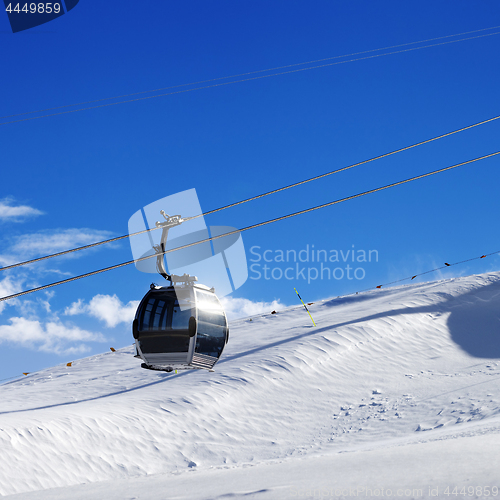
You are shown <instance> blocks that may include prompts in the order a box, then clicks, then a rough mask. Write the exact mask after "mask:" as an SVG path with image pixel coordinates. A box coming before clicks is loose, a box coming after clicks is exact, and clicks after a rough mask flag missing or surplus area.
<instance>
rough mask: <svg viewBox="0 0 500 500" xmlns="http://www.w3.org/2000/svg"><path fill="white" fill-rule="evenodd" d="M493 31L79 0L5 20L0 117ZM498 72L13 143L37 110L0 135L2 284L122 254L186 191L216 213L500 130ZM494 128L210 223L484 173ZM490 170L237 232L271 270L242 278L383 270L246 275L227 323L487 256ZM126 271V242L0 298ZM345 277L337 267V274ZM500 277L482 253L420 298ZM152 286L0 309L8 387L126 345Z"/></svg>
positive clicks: (169, 110) (386, 74) (156, 109)
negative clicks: (38, 19) (322, 268)
mask: <svg viewBox="0 0 500 500" xmlns="http://www.w3.org/2000/svg"><path fill="white" fill-rule="evenodd" d="M498 25H500V5H499V4H498V2H497V1H496V0H484V1H482V2H479V3H471V2H465V1H453V2H451V1H443V0H438V1H432V2H431V1H422V2H418V3H408V2H396V1H384V2H372V1H367V0H363V1H352V0H351V1H331V0H330V1H326V0H321V1H318V2H314V3H311V2H304V1H301V2H299V1H289V0H287V1H272V2H269V1H266V2H264V1H252V2H229V1H217V0H216V1H214V2H210V3H207V2H201V1H192V2H188V3H187V2H181V3H179V2H151V1H143V2H140V3H139V2H130V1H122V2H97V1H92V0H81V1H80V3H79V4H78V5H77V6H76V7H75V8H74V9H73V10H72V11H71V12H69V13H68V14H66V15H64V16H61V17H60V18H58V19H56V20H54V21H52V22H50V23H47V24H45V25H42V26H39V27H37V28H33V29H31V30H27V31H24V32H19V33H16V34H12V33H11V32H10V27H9V24H8V19H7V15H6V14H4V15H1V14H0V43H1V44H2V51H1V55H0V58H1V68H2V80H1V84H0V85H1V91H2V92H1V95H2V100H1V102H2V105H1V112H0V115H1V116H3V117H5V116H8V115H14V114H18V113H24V112H31V111H36V110H40V109H47V108H53V107H57V106H62V105H68V104H76V103H79V102H85V101H91V100H94V99H103V98H108V97H113V96H119V95H122V94H131V93H135V92H141V91H147V90H152V89H158V88H164V87H169V86H174V85H180V84H186V83H190V82H196V81H201V80H209V79H213V78H219V77H225V76H229V75H235V74H239V73H246V72H251V71H257V70H262V69H267V68H273V67H278V66H285V65H289V64H295V63H301V62H305V61H311V60H317V59H322V58H328V57H334V56H341V55H344V54H352V53H356V52H361V51H367V50H372V49H378V48H382V47H387V46H393V45H398V44H405V43H409V42H415V41H418V40H425V39H429V38H435V37H442V36H446V35H452V34H457V33H463V32H468V31H472V30H480V29H484V28H490V27H494V26H498ZM496 31H500V29H498V28H497V29H493V30H488V31H485V32H481V33H476V34H472V35H468V36H477V35H481V34H490V33H495V32H496ZM465 37H466V36H462V37H455V38H454V39H458V38H465ZM454 39H450V40H454ZM434 43H437V42H434ZM424 45H425V44H424ZM408 48H409V47H408ZM383 52H384V51H382V53H383ZM385 52H388V51H385ZM499 52H500V34H499V35H492V36H486V37H482V38H475V39H471V40H466V41H461V42H457V43H451V44H446V45H440V46H436V47H431V48H423V49H421V50H414V51H406V52H402V53H399V54H393V55H386V56H382V57H376V58H372V59H366V60H360V61H355V62H346V63H345V64H338V65H333V66H329V67H323V68H318V69H311V70H308V71H302V72H296V73H292V74H286V75H281V76H272V77H269V78H262V79H258V80H252V81H246V82H241V83H234V84H231V85H223V86H219V87H215V88H208V89H202V90H192V91H190V92H185V93H180V94H175V95H170V96H164V97H158V98H153V99H148V100H141V101H136V102H132V103H127V104H118V105H114V106H107V107H101V108H98V109H92V110H87V111H78V112H74V113H68V114H61V115H57V116H50V117H46V118H39V119H34V120H29V121H21V122H16V123H5V122H9V121H13V120H16V119H21V118H28V117H32V116H40V115H44V114H50V112H47V113H45V112H44V113H38V114H34V115H24V116H19V117H15V118H3V119H1V120H0V123H1V124H2V125H0V134H1V135H0V137H1V148H0V169H1V179H2V183H1V192H0V264H2V265H5V264H8V263H12V262H17V261H21V260H25V259H27V258H32V257H36V256H39V255H45V254H47V253H52V252H54V251H58V250H63V249H66V248H70V247H73V246H79V245H82V244H86V243H90V242H92V241H96V240H100V239H104V238H107V237H112V236H117V235H121V234H125V233H127V230H128V229H127V223H128V219H129V218H130V217H131V216H132V214H133V213H135V212H136V211H137V210H139V209H140V208H141V207H143V206H145V205H148V204H149V203H151V202H154V201H156V200H158V199H160V198H163V197H165V196H169V195H171V194H175V193H178V192H181V191H184V190H187V189H191V188H195V189H196V191H197V194H198V198H199V200H200V204H201V208H202V210H204V211H208V210H211V209H213V208H217V207H219V206H222V205H226V204H229V203H232V202H235V201H238V200H241V199H244V198H247V197H250V196H253V195H256V194H258V193H261V192H264V191H268V190H270V189H275V188H278V187H280V186H283V185H286V184H290V183H293V182H297V181H299V180H301V179H304V178H307V177H311V176H313V175H319V174H321V173H324V172H327V171H330V170H333V169H336V168H339V167H342V166H345V165H348V164H351V163H355V162H358V161H362V160H365V159H368V158H370V157H373V156H377V155H379V154H383V153H386V152H388V151H391V150H394V149H398V148H400V147H404V146H407V145H410V144H412V143H415V142H419V141H421V140H425V139H427V138H430V137H433V136H436V135H440V134H442V133H446V132H448V131H451V130H455V129H457V128H460V127H463V126H467V125H470V124H472V123H475V122H478V121H481V120H485V119H487V118H490V117H492V116H495V115H497V114H500V113H499V109H500V107H499V98H498V95H499V94H498V74H499V63H498V53H499ZM348 59H349V58H348ZM340 60H343V59H340ZM267 74H269V73H267ZM187 88H193V87H187ZM167 92H168V91H167ZM160 93H161V92H160ZM145 95H154V93H152V94H145ZM145 95H144V96H145ZM115 101H116V100H115ZM115 101H105V102H103V103H108V102H115ZM94 105H95V104H94ZM89 106H92V104H91V105H89ZM80 107H86V106H80ZM78 108H79V106H76V107H71V108H67V110H74V109H78ZM62 111H63V110H62ZM499 122H500V120H499V121H497V122H493V123H490V124H486V125H483V126H481V127H478V128H476V129H473V130H470V131H466V132H463V133H460V134H457V135H455V136H453V137H449V138H445V139H442V140H439V141H437V142H435V143H432V144H429V145H425V146H422V147H419V148H416V149H413V150H411V151H407V152H404V153H400V154H397V155H394V156H392V157H390V158H387V159H383V160H378V161H376V162H373V163H369V164H367V165H363V166H361V167H357V168H355V169H352V170H349V171H347V172H343V173H339V174H336V175H333V176H331V177H328V178H326V179H324V180H320V181H316V182H313V183H310V184H308V185H305V186H302V187H300V188H294V189H292V190H289V191H286V192H284V193H280V194H276V195H273V196H271V197H268V198H264V199H262V200H258V201H255V202H252V203H249V204H246V205H242V206H240V207H236V208H233V209H229V210H226V211H222V212H220V213H217V214H214V215H211V216H208V217H207V218H206V222H207V224H209V225H227V226H233V227H237V228H241V227H245V226H248V225H251V224H254V223H256V222H260V221H264V220H267V219H270V218H274V217H278V216H280V215H284V214H286V213H290V212H294V211H297V210H301V209H304V208H308V207H311V206H314V205H317V204H320V203H326V202H328V201H332V200H335V199H338V198H342V197H345V196H349V195H352V194H355V193H358V192H361V191H364V190H368V189H372V188H375V187H378V186H382V185H384V184H388V183H391V182H395V181H398V180H401V179H404V178H407V177H411V176H414V175H418V174H421V173H424V172H427V171H430V170H434V169H437V168H442V167H445V166H448V165H452V164H454V163H458V162H461V161H465V160H469V159H472V158H475V157H478V156H482V155H485V154H489V153H492V152H494V151H497V150H498V149H500V148H499V141H498V138H499V135H500V123H499ZM499 162H500V159H499V158H498V157H496V158H492V159H488V160H483V161H481V162H477V163H474V164H471V165H468V166H464V167H460V168H459V169H457V170H453V171H451V172H447V173H443V174H440V175H437V176H433V177H431V178H428V179H423V180H420V181H417V182H414V183H410V184H407V185H404V186H401V187H397V188H394V189H391V190H387V191H384V192H380V193H376V194H373V195H369V196H366V197H363V198H360V199H357V200H353V201H349V202H346V203H342V204H340V205H337V206H334V207H330V208H327V209H324V210H321V211H317V212H314V213H311V214H307V215H303V216H300V217H297V218H293V219H289V220H287V221H283V222H280V223H277V224H272V225H270V226H266V227H263V228H259V229H255V230H253V231H248V232H246V233H243V242H244V245H245V248H246V250H247V258H248V260H249V262H248V264H249V266H250V265H252V264H258V265H257V267H254V268H253V269H254V270H256V269H257V270H259V267H258V266H259V265H261V264H263V262H262V261H261V262H260V263H256V262H254V261H255V259H257V257H256V256H255V254H256V253H259V254H263V252H264V251H266V250H269V251H270V252H268V253H267V254H266V255H267V256H268V257H270V256H275V255H277V253H279V252H277V251H279V250H282V251H284V252H286V251H287V250H290V251H295V252H297V253H298V252H299V251H300V250H303V249H306V248H307V246H308V245H309V248H310V249H312V245H314V248H315V249H316V250H319V249H324V250H327V251H328V252H330V251H331V250H338V251H341V250H342V251H343V252H344V253H345V252H347V251H348V250H352V248H353V245H354V248H355V249H356V250H365V251H368V250H376V251H377V255H378V259H377V260H372V262H366V263H360V265H359V266H357V265H356V267H362V268H363V273H361V271H359V272H358V276H361V275H363V276H364V279H360V280H357V279H350V280H349V279H348V278H347V276H344V278H343V279H330V280H328V279H316V280H313V281H311V282H310V283H308V282H307V279H302V278H301V277H300V276H299V277H298V278H297V279H292V280H287V279H284V278H282V279H268V280H266V279H264V278H263V277H261V278H260V279H253V278H256V277H257V274H256V272H252V271H250V272H249V279H248V280H247V282H246V283H245V284H244V285H243V286H242V287H241V288H239V289H238V290H237V291H236V292H234V293H233V294H232V296H231V297H229V298H227V303H226V305H227V308H228V310H230V311H231V313H232V314H238V313H239V314H243V313H245V312H252V311H260V310H269V309H270V308H275V307H277V303H276V302H275V301H279V303H280V304H282V305H292V304H295V303H296V302H297V297H296V295H295V292H294V290H293V288H294V287H296V288H297V289H298V290H299V291H300V293H301V295H302V297H303V298H304V299H305V300H307V301H313V300H318V299H322V298H327V297H331V296H337V295H342V294H344V293H351V292H354V291H356V290H360V289H365V288H369V287H371V286H375V285H377V284H379V283H385V282H388V281H392V280H395V279H398V278H401V277H405V276H408V275H412V274H416V273H418V272H422V271H425V270H428V269H432V268H434V267H437V266H441V265H443V263H444V262H445V261H446V262H456V261H460V260H463V259H468V258H471V257H475V256H480V255H482V254H484V253H489V252H494V251H497V250H500V240H499V239H498V231H497V225H498V213H499V209H500V197H499V196H498V185H499V182H498V181H499V177H500V175H499V166H500V163H499ZM252 247H253V252H251V251H250V249H251V248H252ZM372 255H375V254H372ZM131 258H132V256H131V251H130V246H129V244H128V242H127V241H125V242H121V243H116V244H112V245H108V246H107V247H105V248H104V247H101V248H99V249H95V250H90V251H86V252H81V253H80V254H78V255H74V256H71V257H64V258H57V259H53V260H49V261H46V262H45V263H40V264H34V265H30V266H26V267H25V268H21V269H19V270H17V271H14V270H13V271H6V272H3V273H2V274H1V276H0V291H1V292H2V293H1V294H0V295H2V296H3V295H6V294H9V293H13V292H16V291H20V290H24V289H27V288H31V287H33V286H38V285H42V284H45V283H49V282H53V281H57V280H60V279H64V278H65V277H70V276H74V275H77V274H81V273H84V272H88V271H92V270H94V269H98V268H102V267H106V266H109V265H113V264H115V263H118V262H123V261H127V260H130V259H131ZM268 265H269V266H270V268H271V269H273V268H279V269H280V270H281V271H284V270H285V268H286V267H288V263H281V262H271V263H269V264H268ZM291 265H293V266H295V263H292V264H291ZM339 266H340V267H345V263H342V262H341V263H335V264H331V263H330V267H332V269H333V268H334V267H339ZM304 267H306V268H314V267H317V266H316V263H314V264H313V263H307V264H306V265H305V266H304ZM499 269H500V256H498V255H495V256H492V257H488V258H487V259H482V260H479V261H474V262H472V263H469V264H466V265H463V266H460V267H459V266H457V267H454V268H452V269H450V270H449V271H448V272H447V273H446V272H443V273H436V274H434V275H426V276H425V278H423V279H425V280H430V279H438V278H441V277H448V276H456V275H460V274H472V273H481V272H487V271H493V270H499ZM260 270H261V271H262V269H260ZM279 272H280V271H279V270H278V271H275V276H279ZM306 273H307V271H306ZM337 275H338V274H337ZM289 276H290V274H289ZM152 280H154V281H157V282H158V281H160V280H161V278H160V277H158V278H154V277H152V276H151V275H146V274H142V273H140V272H138V271H137V270H136V269H134V267H133V266H129V267H128V268H123V269H120V270H116V271H111V272H109V273H104V274H101V275H98V276H95V277H91V278H87V279H84V280H80V281H77V282H73V283H70V284H67V285H62V286H60V287H56V288H53V289H51V290H50V291H47V292H37V293H35V294H32V295H28V296H26V297H25V298H22V299H18V300H16V301H12V302H4V303H2V304H3V305H0V344H1V346H2V349H1V351H0V352H1V354H0V356H1V358H0V359H1V364H0V379H2V378H6V377H10V376H14V375H17V374H19V373H21V372H24V371H28V372H31V371H35V370H37V369H40V368H43V367H46V366H51V365H54V364H57V363H61V362H67V361H71V360H72V359H74V358H77V357H81V356H85V355H90V354H93V353H96V352H102V351H103V350H106V349H108V348H109V347H110V346H113V347H122V346H124V345H127V344H130V343H132V337H131V333H130V317H131V316H133V312H134V308H135V304H136V302H135V301H137V300H139V299H140V298H141V297H142V296H143V294H144V293H145V292H146V290H147V289H148V287H149V284H150V283H151V281H152ZM259 303H264V304H259Z"/></svg>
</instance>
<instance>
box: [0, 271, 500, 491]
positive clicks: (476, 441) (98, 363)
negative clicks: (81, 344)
mask: <svg viewBox="0 0 500 500" xmlns="http://www.w3.org/2000/svg"><path fill="white" fill-rule="evenodd" d="M310 310H311V313H312V315H313V317H314V319H315V321H316V324H317V326H316V327H313V325H312V323H311V321H310V319H309V317H308V315H307V313H306V312H305V311H304V309H303V308H302V306H300V307H293V308H289V309H287V310H285V311H282V312H279V313H277V314H273V315H271V314H267V315H261V316H256V317H253V318H252V321H250V320H249V319H248V318H247V319H243V320H238V321H234V322H232V324H231V330H230V339H229V343H228V344H227V346H226V349H225V351H224V353H223V355H222V359H221V361H220V362H219V363H218V364H217V366H216V371H215V372H214V373H209V372H205V371H189V372H179V373H178V374H167V373H162V372H151V371H148V370H143V369H141V368H140V361H139V360H137V359H134V358H133V349H132V346H130V347H127V348H124V349H121V350H117V351H116V352H114V353H113V352H109V353H105V354H101V355H98V356H92V357H89V358H85V359H81V360H77V361H74V362H73V364H72V366H71V367H67V366H66V365H60V366H56V367H54V368H50V369H47V370H43V371H40V372H37V373H34V374H31V375H28V376H27V377H25V378H23V379H21V380H17V381H14V382H10V383H7V384H4V385H2V386H0V495H4V496H9V498H12V499H17V498H23V499H24V498H25V499H33V500H34V499H51V498H53V499H67V498H72V499H80V498H81V499H89V498H96V499H98V498H99V499H100V498H102V499H104V498H107V499H148V500H149V499H153V500H154V499H158V500H159V499H216V498H217V499H227V498H231V499H238V498H245V499H251V498H256V499H284V498H306V497H307V498H350V497H353V496H362V497H365V498H370V497H384V498H388V497H391V496H392V497H400V498H436V496H439V497H440V498H482V497H483V494H484V493H485V491H486V490H484V488H485V487H487V488H490V489H488V490H487V491H490V492H492V493H493V492H494V491H495V490H494V489H493V490H492V489H491V488H492V487H500V453H499V452H498V450H499V449H500V273H499V272H497V273H488V274H483V275H476V276H469V277H465V278H455V279H450V280H442V281H437V282H432V283H422V284H415V285H409V286H403V287H398V288H391V289H387V290H383V289H382V290H376V291H374V292H368V293H363V294H360V295H356V296H351V297H347V298H339V299H329V300H325V301H322V302H318V303H315V304H313V305H312V306H310ZM131 340H132V339H131ZM447 487H449V488H450V489H449V490H448V491H449V492H450V493H451V492H452V488H454V487H458V490H456V492H457V494H458V493H460V491H462V493H463V492H465V493H466V494H465V495H464V496H458V497H457V494H456V495H448V496H447V495H446V491H447V490H446V488H447ZM461 488H468V489H466V490H461ZM470 488H472V490H471V489H470ZM478 488H482V489H481V490H480V489H478ZM496 491H498V490H496ZM471 492H472V493H471ZM436 493H437V494H436ZM492 496H494V495H492ZM498 496H500V491H498Z"/></svg>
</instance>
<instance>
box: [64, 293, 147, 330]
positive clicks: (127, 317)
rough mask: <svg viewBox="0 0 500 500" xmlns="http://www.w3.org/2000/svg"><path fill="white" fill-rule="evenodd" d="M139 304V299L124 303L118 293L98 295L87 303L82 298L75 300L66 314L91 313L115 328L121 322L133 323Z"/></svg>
mask: <svg viewBox="0 0 500 500" xmlns="http://www.w3.org/2000/svg"><path fill="white" fill-rule="evenodd" d="M138 305H139V301H138V300H131V301H130V302H129V303H128V304H123V303H122V301H121V300H120V299H119V298H118V297H117V296H116V295H96V296H95V297H93V298H92V299H91V301H90V302H89V303H88V304H85V302H84V301H83V300H82V299H79V300H78V301H77V302H73V303H72V304H71V305H70V306H69V307H67V308H66V310H65V311H64V314H66V315H68V316H74V315H75V314H89V315H90V316H93V317H94V318H97V319H99V320H100V321H104V322H105V323H106V326H108V327H110V328H114V327H115V326H116V325H118V324H119V323H132V321H133V319H134V317H135V311H136V309H137V306H138Z"/></svg>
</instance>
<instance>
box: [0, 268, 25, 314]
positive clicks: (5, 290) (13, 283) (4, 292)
mask: <svg viewBox="0 0 500 500" xmlns="http://www.w3.org/2000/svg"><path fill="white" fill-rule="evenodd" d="M21 290H22V282H21V281H19V280H14V279H13V278H12V277H10V276H9V277H7V278H5V279H3V280H2V281H0V297H7V296H8V295H13V294H15V293H17V292H20V291H21ZM9 302H10V303H12V302H11V301H9ZM7 303H8V301H2V302H0V313H2V311H3V310H4V309H5V307H6V306H7Z"/></svg>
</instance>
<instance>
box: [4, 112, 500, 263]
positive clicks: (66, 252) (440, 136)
mask: <svg viewBox="0 0 500 500" xmlns="http://www.w3.org/2000/svg"><path fill="white" fill-rule="evenodd" d="M499 118H500V115H497V116H494V117H493V118H488V119H487V120H483V121H481V122H478V123H474V124H472V125H467V126H466V127H462V128H460V129H457V130H453V131H452V132H447V133H445V134H442V135H438V136H436V137H432V138H431V139H426V140H425V141H421V142H417V143H415V144H412V145H410V146H406V147H404V148H400V149H396V150H394V151H391V152H389V153H384V154H382V155H379V156H375V157H373V158H370V159H368V160H363V161H360V162H358V163H353V164H351V165H348V166H346V167H342V168H339V169H337V170H332V171H330V172H326V173H324V174H320V175H317V176H315V177H311V178H309V179H305V180H303V181H299V182H295V183H294V184H289V185H288V186H285V187H281V188H278V189H274V190H272V191H267V192H266V193H262V194H259V195H257V196H253V197H251V198H247V199H245V200H242V201H237V202H236V203H231V204H229V205H225V206H223V207H220V208H216V209H214V210H210V211H208V212H205V213H203V214H200V215H196V216H194V217H187V218H186V219H184V220H191V219H195V218H197V217H202V216H205V215H210V214H213V213H215V212H220V211H221V210H225V209H226V208H231V207H235V206H237V205H242V204H243V203H247V202H249V201H253V200H257V199H259V198H263V197H265V196H268V195H271V194H275V193H279V192H280V191H285V190H286V189H290V188H293V187H296V186H300V185H302V184H306V183H308V182H311V181H315V180H318V179H322V178H323V177H328V176H329V175H333V174H337V173H339V172H343V171H345V170H349V169H351V168H354V167H359V166H360V165H365V164H366V163H370V162H372V161H375V160H380V159H381V158H386V157H388V156H391V155H394V154H396V153H401V152H402V151H407V150H409V149H412V148H416V147H417V146H422V145H423V144H428V143H430V142H433V141H437V140H438V139H443V138H444V137H448V136H450V135H453V134H458V133H459V132H463V131H465V130H469V129H471V128H474V127H478V126H479V125H484V124H485V123H489V122H492V121H495V120H498V119H499ZM156 229H159V228H157V227H153V228H151V229H144V230H142V231H137V232H135V233H130V234H125V235H123V236H117V237H115V238H110V239H108V240H103V241H98V242H96V243H91V244H89V245H83V246H81V247H76V248H72V249H69V250H64V251H62V252H57V253H53V254H51V255H45V256H43V257H37V258H36V259H31V260H26V261H24V262H18V263H16V264H11V265H9V266H4V267H0V271H6V270H7V269H13V268H15V267H19V266H24V265H26V264H32V263H34V262H40V261H42V260H46V259H50V258H52V257H60V256H61V255H66V254H69V253H72V252H78V251H80V250H86V249H88V248H93V247H96V246H99V245H104V244H105V243H113V242H115V241H119V240H123V239H125V238H129V237H131V236H136V235H138V234H143V233H148V232H150V231H155V230H156Z"/></svg>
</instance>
